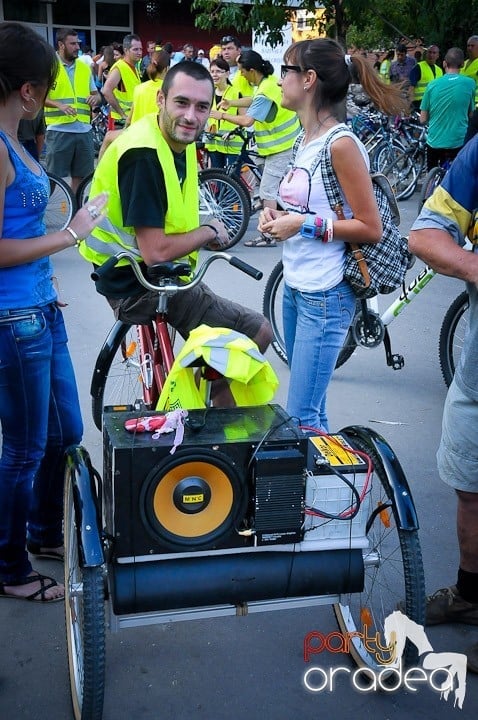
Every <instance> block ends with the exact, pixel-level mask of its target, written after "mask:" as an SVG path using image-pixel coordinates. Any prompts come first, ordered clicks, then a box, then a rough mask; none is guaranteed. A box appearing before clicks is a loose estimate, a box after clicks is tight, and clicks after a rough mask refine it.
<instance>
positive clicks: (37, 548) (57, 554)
mask: <svg viewBox="0 0 478 720" xmlns="http://www.w3.org/2000/svg"><path fill="white" fill-rule="evenodd" d="M27 550H28V552H29V553H30V555H34V556H35V557H37V558H42V559H44V560H59V561H60V562H63V561H64V559H65V554H64V552H63V549H62V550H61V551H57V550H54V549H53V548H48V549H47V548H45V547H42V546H41V545H37V544H36V543H32V542H27Z"/></svg>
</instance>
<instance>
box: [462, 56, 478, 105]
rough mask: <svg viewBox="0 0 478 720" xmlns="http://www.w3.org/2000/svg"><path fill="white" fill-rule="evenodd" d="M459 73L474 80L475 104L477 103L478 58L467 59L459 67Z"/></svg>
mask: <svg viewBox="0 0 478 720" xmlns="http://www.w3.org/2000/svg"><path fill="white" fill-rule="evenodd" d="M460 73H461V74H462V75H466V76H467V77H471V78H472V80H474V81H475V84H476V89H475V105H478V58H475V59H474V60H467V61H466V63H465V64H464V65H463V67H462V68H461V70H460Z"/></svg>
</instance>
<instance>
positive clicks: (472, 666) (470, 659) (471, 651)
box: [465, 643, 478, 673]
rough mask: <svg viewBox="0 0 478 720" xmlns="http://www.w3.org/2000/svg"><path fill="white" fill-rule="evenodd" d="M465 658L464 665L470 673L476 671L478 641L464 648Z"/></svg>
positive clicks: (477, 667) (477, 665) (477, 670)
mask: <svg viewBox="0 0 478 720" xmlns="http://www.w3.org/2000/svg"><path fill="white" fill-rule="evenodd" d="M465 655H466V658H467V663H466V667H467V668H468V670H469V671H470V672H472V673H478V643H476V645H471V646H470V647H469V648H467V649H466V650H465Z"/></svg>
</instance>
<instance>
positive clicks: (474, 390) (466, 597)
mask: <svg viewBox="0 0 478 720" xmlns="http://www.w3.org/2000/svg"><path fill="white" fill-rule="evenodd" d="M477 207H478V137H477V136H475V137H474V138H473V139H472V140H470V142H468V143H467V144H466V145H465V147H464V148H463V149H462V150H461V152H460V153H459V154H458V155H457V157H456V159H455V160H454V161H453V164H452V166H451V168H450V170H449V171H448V173H447V174H446V175H445V178H444V180H443V182H442V184H441V185H440V186H439V187H438V188H437V189H436V190H435V192H434V193H433V195H432V196H431V197H430V198H429V199H428V200H427V201H426V203H425V205H424V206H423V209H422V211H421V213H420V215H419V217H418V218H417V220H416V221H415V223H414V224H413V226H412V231H411V232H410V239H409V243H410V251H411V252H413V253H414V254H415V255H418V257H420V258H421V259H422V260H424V261H425V262H426V263H428V264H429V265H431V267H433V268H434V269H435V270H437V271H438V272H441V273H443V274H444V275H449V276H451V277H456V278H460V279H461V280H465V281H466V283H467V290H468V295H469V299H470V312H469V327H468V331H467V333H466V334H465V340H464V345H463V350H462V353H461V356H460V362H459V364H458V367H457V369H456V372H455V377H454V379H453V382H452V384H451V385H450V388H449V390H448V395H447V398H446V401H445V408H444V411H443V423H442V435H441V441H440V447H439V449H438V453H437V460H438V473H439V475H440V478H441V479H442V480H443V482H445V483H446V484H447V485H450V486H451V487H452V488H454V489H455V491H456V497H457V503H458V512H457V521H456V522H457V534H458V546H459V553H460V554H459V568H458V578H457V581H456V583H455V585H451V586H450V587H447V588H443V589H440V590H437V592H435V593H434V594H433V595H431V596H430V597H428V598H427V607H426V623H427V624H428V625H437V624H439V623H448V622H450V623H452V622H457V623H465V624H470V625H478V525H477V521H476V519H477V517H478V315H477V312H478V289H477V283H478V254H477V253H470V252H466V251H465V250H464V249H463V246H464V244H465V240H466V235H467V233H469V234H470V239H471V240H472V241H473V242H474V243H476V241H477V228H476V223H475V224H474V223H473V221H474V219H475V218H476V208H477ZM470 228H471V232H470ZM465 652H466V655H467V658H468V669H469V670H470V671H472V672H475V673H478V643H475V644H474V645H472V646H471V647H469V648H468V650H466V651H465Z"/></svg>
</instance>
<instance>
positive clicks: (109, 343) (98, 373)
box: [90, 320, 131, 399]
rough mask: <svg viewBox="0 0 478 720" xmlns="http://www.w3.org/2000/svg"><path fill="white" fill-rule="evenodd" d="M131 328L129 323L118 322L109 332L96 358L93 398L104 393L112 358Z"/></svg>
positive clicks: (92, 387) (92, 383) (92, 378)
mask: <svg viewBox="0 0 478 720" xmlns="http://www.w3.org/2000/svg"><path fill="white" fill-rule="evenodd" d="M130 327H131V326H130V325H128V324H127V323H124V322H122V321H121V320H117V321H116V322H115V324H114V325H113V327H112V328H111V330H110V331H109V333H108V335H107V337H106V340H105V341H104V343H103V346H102V348H101V350H100V352H99V354H98V357H97V358H96V363H95V367H94V370H93V375H92V377H91V385H90V395H91V397H92V398H96V399H97V398H99V397H100V396H101V394H102V393H103V386H104V381H105V377H106V373H107V371H108V370H109V367H110V365H111V357H112V355H114V354H115V352H116V351H117V349H118V348H119V346H120V344H121V341H122V340H123V338H124V336H125V335H126V333H127V331H128V329H129V328H130Z"/></svg>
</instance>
